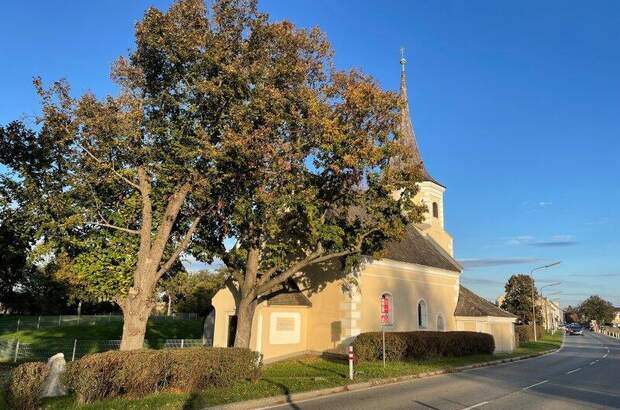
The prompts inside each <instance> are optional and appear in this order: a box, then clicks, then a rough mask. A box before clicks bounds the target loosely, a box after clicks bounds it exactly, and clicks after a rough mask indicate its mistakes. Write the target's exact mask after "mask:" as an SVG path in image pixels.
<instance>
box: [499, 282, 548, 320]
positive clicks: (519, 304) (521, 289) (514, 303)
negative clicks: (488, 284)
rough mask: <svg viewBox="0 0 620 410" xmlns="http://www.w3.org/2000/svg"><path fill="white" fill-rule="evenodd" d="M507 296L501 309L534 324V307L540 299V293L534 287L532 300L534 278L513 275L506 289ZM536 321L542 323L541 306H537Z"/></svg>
mask: <svg viewBox="0 0 620 410" xmlns="http://www.w3.org/2000/svg"><path fill="white" fill-rule="evenodd" d="M504 291H505V296H504V301H503V302H502V305H501V308H502V309H504V310H506V311H508V312H510V313H512V314H514V315H516V316H518V317H519V318H520V319H521V321H523V322H524V323H528V324H529V323H532V321H533V317H532V306H533V303H534V300H537V299H538V291H537V290H536V287H535V286H534V299H532V278H531V277H530V276H529V275H524V274H518V275H512V276H511V277H510V278H509V279H508V282H506V286H505V288H504ZM535 312H536V321H537V323H542V314H541V309H540V306H536V308H535Z"/></svg>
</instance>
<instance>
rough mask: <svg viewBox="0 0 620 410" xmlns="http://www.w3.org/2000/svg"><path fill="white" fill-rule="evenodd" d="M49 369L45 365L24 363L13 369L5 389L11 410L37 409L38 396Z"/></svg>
mask: <svg viewBox="0 0 620 410" xmlns="http://www.w3.org/2000/svg"><path fill="white" fill-rule="evenodd" d="M48 373H49V369H48V368H47V365H46V364H45V363H39V362H33V363H24V364H21V365H19V366H17V367H16V368H15V369H13V371H12V373H11V379H10V380H9V385H8V389H7V393H8V394H7V396H8V400H9V403H10V405H11V406H12V408H14V409H17V410H35V409H37V408H38V407H39V395H40V393H41V389H42V388H43V381H44V380H45V378H46V377H47V375H48Z"/></svg>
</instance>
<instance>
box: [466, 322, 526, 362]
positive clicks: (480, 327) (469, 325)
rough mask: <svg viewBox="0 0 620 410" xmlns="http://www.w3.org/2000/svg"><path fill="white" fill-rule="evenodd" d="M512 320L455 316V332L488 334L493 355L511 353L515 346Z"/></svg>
mask: <svg viewBox="0 0 620 410" xmlns="http://www.w3.org/2000/svg"><path fill="white" fill-rule="evenodd" d="M514 320H515V319H513V318H503V317H493V316H490V317H489V316H481V317H470V316H457V317H456V330H462V331H467V332H481V333H488V334H490V335H491V336H493V339H494V341H495V353H499V352H511V351H513V350H514V348H515V345H516V343H515V331H514Z"/></svg>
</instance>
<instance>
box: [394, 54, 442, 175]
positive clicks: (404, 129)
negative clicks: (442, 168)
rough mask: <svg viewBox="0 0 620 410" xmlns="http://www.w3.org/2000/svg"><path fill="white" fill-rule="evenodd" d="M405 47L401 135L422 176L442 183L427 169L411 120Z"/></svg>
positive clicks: (401, 85)
mask: <svg viewBox="0 0 620 410" xmlns="http://www.w3.org/2000/svg"><path fill="white" fill-rule="evenodd" d="M406 63H407V60H406V59H405V49H404V48H401V49H400V98H401V103H402V106H401V111H400V133H401V135H400V137H401V138H402V139H403V142H404V143H405V145H406V146H407V147H408V149H409V151H410V154H411V161H412V162H413V163H414V164H415V165H418V164H421V165H422V178H423V180H424V181H430V182H434V183H435V184H437V185H441V184H440V183H439V182H437V181H436V180H435V179H434V178H433V177H432V176H431V174H429V172H428V171H427V170H426V167H425V166H424V161H422V156H421V155H420V149H419V148H418V143H417V140H416V136H415V129H414V128H413V122H412V121H411V115H410V113H409V98H408V97H407V76H406V74H405V64H406Z"/></svg>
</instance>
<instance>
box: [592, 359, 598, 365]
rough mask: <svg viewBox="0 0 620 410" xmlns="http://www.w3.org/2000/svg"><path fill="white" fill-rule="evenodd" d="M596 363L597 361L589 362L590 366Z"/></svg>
mask: <svg viewBox="0 0 620 410" xmlns="http://www.w3.org/2000/svg"><path fill="white" fill-rule="evenodd" d="M596 362H598V360H594V361H592V362H590V366H592V365H593V364H596Z"/></svg>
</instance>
